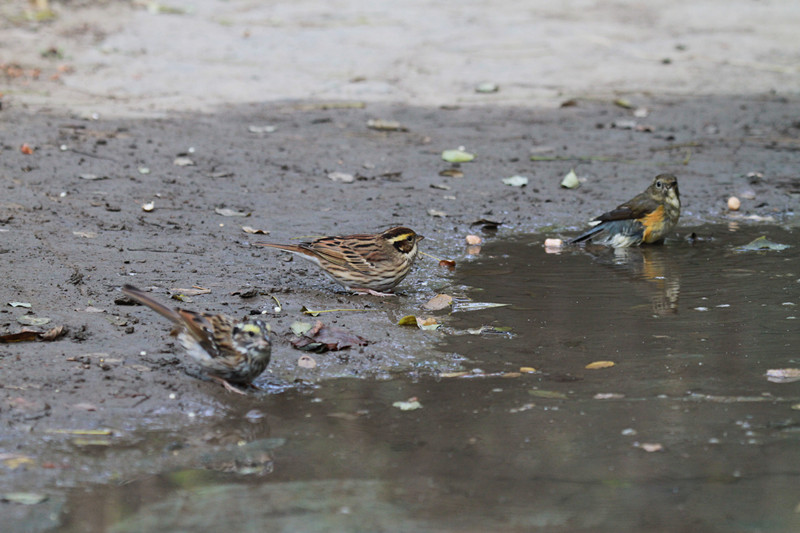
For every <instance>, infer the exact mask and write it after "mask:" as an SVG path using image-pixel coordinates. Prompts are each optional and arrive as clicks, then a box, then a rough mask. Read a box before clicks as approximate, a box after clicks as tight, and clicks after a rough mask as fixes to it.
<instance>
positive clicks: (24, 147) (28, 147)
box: [19, 143, 33, 155]
mask: <svg viewBox="0 0 800 533" xmlns="http://www.w3.org/2000/svg"><path fill="white" fill-rule="evenodd" d="M19 151H20V152H22V153H23V154H25V155H31V154H32V153H33V147H31V145H29V144H28V143H22V146H20V147H19Z"/></svg>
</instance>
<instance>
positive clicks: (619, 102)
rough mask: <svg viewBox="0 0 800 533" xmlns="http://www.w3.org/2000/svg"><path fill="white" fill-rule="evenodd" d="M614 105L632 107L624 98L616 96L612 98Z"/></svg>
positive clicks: (625, 107)
mask: <svg viewBox="0 0 800 533" xmlns="http://www.w3.org/2000/svg"><path fill="white" fill-rule="evenodd" d="M614 105H615V106H617V107H621V108H623V109H633V104H632V103H631V102H630V100H628V99H626V98H617V99H616V100H614Z"/></svg>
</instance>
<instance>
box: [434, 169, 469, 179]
mask: <svg viewBox="0 0 800 533" xmlns="http://www.w3.org/2000/svg"><path fill="white" fill-rule="evenodd" d="M439 175H440V176H444V177H445V178H463V177H464V172H463V171H461V170H459V169H457V168H446V169H444V170H442V171H441V172H439Z"/></svg>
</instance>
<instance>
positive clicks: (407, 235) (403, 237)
mask: <svg viewBox="0 0 800 533" xmlns="http://www.w3.org/2000/svg"><path fill="white" fill-rule="evenodd" d="M413 238H414V234H413V233H402V234H400V235H397V236H396V237H391V238H390V239H389V242H391V243H395V242H398V241H405V240H411V239H413Z"/></svg>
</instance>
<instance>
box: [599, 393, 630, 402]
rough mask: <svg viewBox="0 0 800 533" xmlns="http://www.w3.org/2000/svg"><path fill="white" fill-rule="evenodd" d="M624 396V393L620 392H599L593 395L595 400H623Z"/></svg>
mask: <svg viewBox="0 0 800 533" xmlns="http://www.w3.org/2000/svg"><path fill="white" fill-rule="evenodd" d="M624 397H625V395H624V394H620V393H618V392H598V393H597V394H595V395H594V396H593V398H594V399H595V400H621V399H622V398H624Z"/></svg>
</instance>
